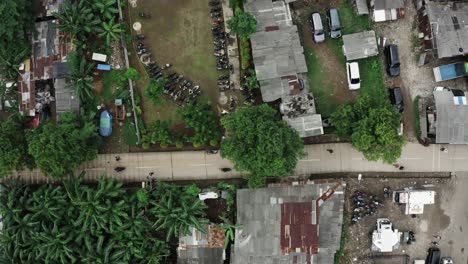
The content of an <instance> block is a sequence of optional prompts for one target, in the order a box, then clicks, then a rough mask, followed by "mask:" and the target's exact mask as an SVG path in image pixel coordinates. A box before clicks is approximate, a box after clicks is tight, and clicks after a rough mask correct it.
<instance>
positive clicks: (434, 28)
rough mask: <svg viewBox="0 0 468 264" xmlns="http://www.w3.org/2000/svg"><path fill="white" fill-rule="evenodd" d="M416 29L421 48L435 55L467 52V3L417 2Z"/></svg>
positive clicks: (458, 54) (455, 54) (443, 56)
mask: <svg viewBox="0 0 468 264" xmlns="http://www.w3.org/2000/svg"><path fill="white" fill-rule="evenodd" d="M419 2H420V4H419V5H418V19H419V31H420V32H422V33H423V34H424V40H423V41H424V48H425V50H432V51H433V52H434V53H435V54H436V57H438V58H449V57H455V56H461V55H464V56H466V55H468V31H467V30H466V29H467V27H468V3H467V2H459V1H457V2H454V1H443V2H433V1H419Z"/></svg>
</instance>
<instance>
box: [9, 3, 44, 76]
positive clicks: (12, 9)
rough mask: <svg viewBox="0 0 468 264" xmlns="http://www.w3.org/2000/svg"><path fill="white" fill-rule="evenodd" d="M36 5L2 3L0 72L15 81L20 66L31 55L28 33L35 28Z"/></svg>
mask: <svg viewBox="0 0 468 264" xmlns="http://www.w3.org/2000/svg"><path fill="white" fill-rule="evenodd" d="M35 17H36V16H35V15H34V5H33V4H31V1H30V0H2V1H0V47H1V49H0V72H1V75H2V76H4V77H6V78H9V79H10V78H11V79H14V78H15V76H16V74H17V72H16V70H17V69H18V66H19V64H20V63H21V62H23V60H24V59H25V58H26V57H27V56H28V55H29V53H30V51H31V45H30V43H29V39H28V33H30V32H31V30H32V29H33V27H34V21H35Z"/></svg>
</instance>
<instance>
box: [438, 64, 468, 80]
mask: <svg viewBox="0 0 468 264" xmlns="http://www.w3.org/2000/svg"><path fill="white" fill-rule="evenodd" d="M432 71H433V72H434V78H435V81H436V82H442V81H447V80H451V79H456V78H459V77H463V76H467V75H468V63H467V62H464V61H460V62H455V63H451V64H447V65H442V66H439V67H435V68H433V69H432Z"/></svg>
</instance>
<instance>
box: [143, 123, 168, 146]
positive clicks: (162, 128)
mask: <svg viewBox="0 0 468 264" xmlns="http://www.w3.org/2000/svg"><path fill="white" fill-rule="evenodd" d="M170 124H171V121H170V120H164V121H161V120H156V121H155V122H153V123H151V124H150V125H149V127H148V131H147V133H146V134H145V135H143V140H142V141H143V145H144V146H145V145H146V146H148V147H149V145H150V144H156V143H160V144H161V146H168V145H170V144H172V143H174V140H175V137H174V133H173V132H172V131H171V130H170V129H169V125H170Z"/></svg>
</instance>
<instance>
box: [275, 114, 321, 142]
mask: <svg viewBox="0 0 468 264" xmlns="http://www.w3.org/2000/svg"><path fill="white" fill-rule="evenodd" d="M283 120H284V121H286V123H288V125H289V126H290V127H292V128H293V129H294V130H296V131H297V133H299V136H300V137H302V138H303V137H313V136H318V135H323V126H322V115H320V114H309V115H304V116H299V117H292V118H290V117H287V116H283Z"/></svg>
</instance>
